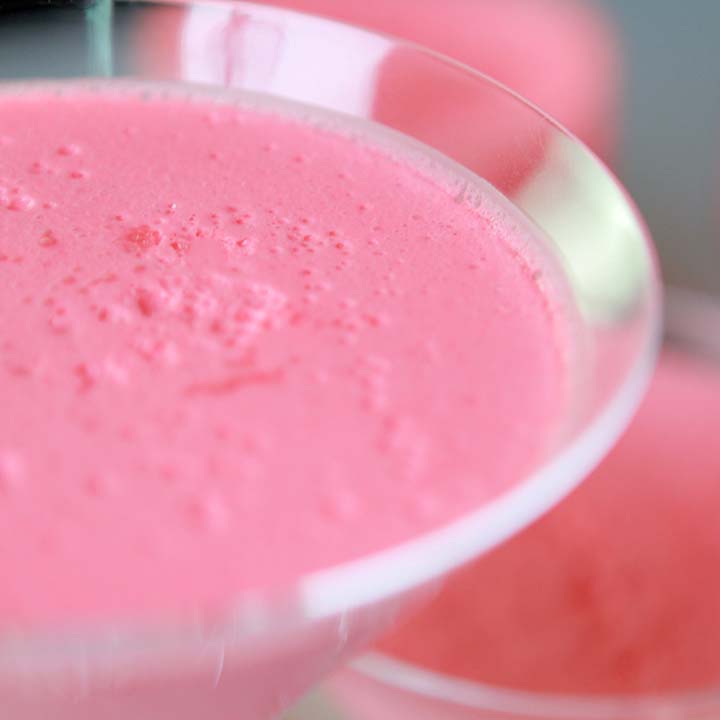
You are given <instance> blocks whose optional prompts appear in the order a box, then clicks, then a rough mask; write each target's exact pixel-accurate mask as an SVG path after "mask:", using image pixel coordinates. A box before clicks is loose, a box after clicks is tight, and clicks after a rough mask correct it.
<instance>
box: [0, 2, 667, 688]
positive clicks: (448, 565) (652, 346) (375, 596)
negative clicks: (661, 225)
mask: <svg viewBox="0 0 720 720" xmlns="http://www.w3.org/2000/svg"><path fill="white" fill-rule="evenodd" d="M116 1H117V4H118V5H127V6H147V7H151V6H174V7H180V8H189V7H203V8H224V9H230V8H232V10H233V11H235V12H237V11H242V10H243V9H244V10H246V11H247V12H249V13H250V14H251V16H255V17H269V16H274V17H277V16H283V15H288V16H296V17H306V18H314V19H315V20H317V21H318V22H323V23H327V24H328V25H329V26H337V27H338V28H341V29H342V31H343V32H354V33H363V34H365V35H368V36H375V37H382V38H386V39H387V40H388V41H389V42H391V43H392V46H393V47H398V48H406V49H411V50H413V51H414V52H417V53H419V54H421V55H423V56H425V57H429V58H432V59H433V60H434V61H435V62H438V63H441V64H443V65H445V66H446V67H452V68H454V69H455V71H457V72H460V73H463V74H464V75H465V77H467V78H471V79H472V80H473V82H476V83H478V84H482V85H489V86H492V87H493V88H495V89H497V90H498V91H500V92H501V93H503V94H504V95H506V96H509V97H510V98H512V99H513V101H514V102H515V103H517V104H518V105H520V106H522V107H523V109H524V110H525V111H527V112H528V113H532V114H534V115H535V116H537V117H539V118H540V119H542V120H543V121H544V122H546V123H548V124H549V125H550V126H551V127H552V128H553V129H554V130H555V131H557V132H558V133H560V134H562V135H563V136H564V137H565V138H567V139H568V140H569V141H570V142H571V143H572V144H573V145H574V146H577V147H579V148H582V150H583V152H584V153H586V154H587V156H588V157H591V158H592V159H593V162H594V163H596V164H597V165H598V167H599V168H601V170H602V172H603V174H604V176H605V177H606V179H608V180H609V181H610V183H611V184H612V185H613V187H614V189H615V190H617V191H618V192H619V194H620V195H621V196H622V198H623V199H624V202H625V204H626V209H627V210H629V213H630V215H631V217H632V219H633V221H634V223H635V224H636V225H637V229H638V230H639V235H640V236H641V237H642V240H643V252H644V253H645V258H646V259H647V260H648V268H649V271H648V277H647V278H646V281H647V282H646V287H645V295H644V296H643V300H644V302H645V303H646V304H647V307H648V308H649V318H650V322H649V323H648V326H647V328H646V331H645V333H644V336H643V347H642V349H641V351H640V352H639V353H638V355H637V356H636V357H635V358H634V362H633V365H632V367H631V368H630V369H629V370H628V371H627V372H626V373H625V375H624V377H623V381H622V382H621V383H619V385H618V387H616V388H615V389H614V391H613V394H612V398H611V400H610V401H609V402H607V403H605V405H604V406H603V408H602V410H601V411H600V412H599V413H598V414H597V415H596V416H595V417H594V419H593V421H592V422H591V423H589V424H588V425H587V426H585V427H584V428H583V429H582V431H581V432H579V433H578V435H577V437H576V438H575V439H574V440H573V441H572V442H571V443H569V444H568V445H567V446H566V447H564V448H563V449H562V450H561V451H560V452H559V453H556V454H555V456H554V457H552V458H551V459H550V460H549V461H548V462H546V463H544V464H543V465H542V466H541V467H540V468H539V469H538V470H537V471H536V472H534V473H532V474H531V475H530V476H529V477H526V478H524V479H523V480H521V481H520V482H519V483H518V484H517V485H516V486H514V487H512V488H511V489H510V490H508V491H506V492H504V493H503V494H502V495H500V496H498V497H497V498H495V499H493V500H492V501H490V502H489V503H486V504H485V505H483V506H482V507H481V508H479V509H476V510H474V511H471V512H469V513H466V514H464V515H462V516H460V517H459V518H457V519H455V520H453V521H451V522H448V523H446V524H444V525H443V526H440V527H439V528H437V529H434V530H432V531H430V532H426V533H424V534H422V535H420V536H417V537H414V538H412V539H410V540H407V541H405V542H403V543H400V544H398V545H395V546H393V547H390V548H386V549H383V550H380V551H377V552H373V553H370V554H367V555H364V556H361V557H359V558H356V559H353V560H350V561H346V562H342V563H339V564H336V565H333V566H330V567H328V568H324V569H321V570H316V571H312V572H309V573H305V574H304V575H301V576H299V577H298V578H296V579H295V580H293V581H291V582H289V583H287V584H284V585H282V586H281V587H279V588H276V589H272V590H268V589H262V588H261V589H259V590H256V591H252V590H251V591H246V592H240V593H238V594H237V595H236V596H235V598H234V599H233V600H232V602H231V603H229V604H228V607H227V609H221V610H215V611H212V612H210V613H206V612H200V613H194V614H191V615H184V616H181V617H179V618H173V620H171V621H163V620H159V619H158V618H157V616H152V617H151V618H150V619H148V620H147V621H135V620H130V621H128V622H123V621H120V622H117V621H114V620H113V621H108V622H104V621H103V622H99V623H97V624H85V623H81V624H80V625H79V626H78V625H73V626H68V627H67V628H66V629H62V630H59V631H56V628H54V627H50V628H49V629H46V628H41V629H38V630H36V629H30V630H20V631H17V632H15V631H13V632H12V633H10V634H8V633H6V632H5V631H0V676H1V675H2V669H1V668H2V666H3V664H4V662H3V657H6V650H7V649H8V644H6V642H7V641H8V640H9V641H10V642H9V645H10V650H11V652H16V651H22V652H25V651H27V652H28V655H29V657H30V659H31V661H34V660H36V659H38V657H43V655H44V653H45V650H46V649H47V648H51V651H52V652H51V653H50V654H51V655H52V654H53V653H55V652H57V648H58V644H59V642H60V643H62V642H64V641H66V640H69V641H71V643H72V646H73V647H78V648H79V650H80V653H81V655H82V657H83V659H84V660H87V658H88V657H94V655H93V652H94V651H99V655H100V656H101V657H105V655H106V653H107V652H110V653H111V654H113V655H114V658H115V659H117V655H116V653H117V652H118V651H121V650H122V649H123V648H129V649H132V650H134V649H137V648H138V647H139V646H141V647H142V645H143V644H145V643H148V642H150V643H152V644H153V647H157V646H158V643H160V646H161V647H162V646H163V642H164V641H170V644H169V646H168V650H170V651H171V652H172V651H173V649H174V648H175V645H176V642H177V641H180V642H182V641H183V640H185V639H187V638H188V637H190V638H193V639H195V638H196V634H195V633H196V632H198V633H199V636H198V637H199V638H200V639H202V640H206V639H208V638H210V639H218V640H221V641H224V642H228V643H229V644H231V645H232V643H233V642H236V641H239V640H242V639H243V638H245V637H257V636H261V635H263V634H267V635H273V634H278V635H279V634H282V633H284V632H285V631H286V630H288V629H291V628H294V627H299V626H302V625H303V624H306V623H308V622H313V621H318V620H322V619H326V618H330V617H334V616H337V615H342V614H343V613H346V612H348V611H350V610H352V609H354V608H357V607H360V606H365V605H370V604H373V603H379V602H382V601H383V600H385V599H388V598H391V597H394V596H397V595H401V594H402V593H404V592H406V591H409V590H411V589H415V588H417V587H420V586H422V585H424V584H426V583H428V582H431V581H433V580H434V579H436V578H437V577H439V576H440V575H441V574H443V573H445V572H447V571H448V570H450V569H452V568H454V567H456V566H458V565H460V564H462V563H463V562H466V561H467V560H470V559H471V558H472V557H474V556H476V555H478V554H479V553H481V552H484V551H486V550H487V549H489V548H491V547H492V546H494V545H496V544H497V543H499V542H501V541H502V540H504V539H506V538H507V537H508V536H509V535H511V534H512V533H514V532H516V531H518V530H519V529H521V528H522V527H524V526H525V525H526V524H527V523H528V522H529V521H530V520H531V519H532V518H534V517H536V516H538V515H539V514H541V513H542V512H544V511H545V510H547V509H549V508H550V507H551V506H552V505H554V504H555V503H556V502H557V501H558V500H559V499H560V498H562V497H563V496H565V495H566V494H567V493H568V492H569V491H570V490H571V489H572V488H573V487H574V486H575V485H576V484H577V483H579V482H580V481H581V480H582V479H583V478H584V477H585V476H586V475H587V473H588V472H590V470H591V469H592V468H593V467H594V466H595V465H596V463H597V462H598V461H599V460H600V459H601V457H602V456H603V455H604V454H605V452H606V451H607V449H608V448H609V447H610V446H611V445H612V444H613V443H614V442H615V440H616V439H617V438H618V437H619V436H620V435H621V433H622V432H623V430H624V429H625V427H626V426H627V424H628V423H629V421H630V419H631V417H632V415H633V413H634V411H635V409H636V408H637V406H638V405H639V402H640V400H641V398H642V396H643V394H644V391H645V389H646V387H647V385H648V383H649V379H650V376H651V373H652V369H653V367H654V364H655V359H656V356H657V352H658V348H659V344H660V337H661V310H660V307H661V289H660V283H659V273H658V267H657V262H656V259H655V253H654V249H653V246H652V243H651V240H650V235H649V232H648V229H647V227H646V225H645V223H644V221H643V219H642V217H641V216H640V214H639V212H638V210H637V207H636V206H635V204H634V202H633V201H632V199H631V198H630V197H629V195H628V193H627V191H626V190H625V189H624V187H623V186H622V184H621V183H620V182H619V181H618V179H617V178H616V176H615V175H614V174H613V173H612V171H611V170H610V169H609V168H608V167H607V166H606V165H605V163H604V162H603V161H602V160H601V159H600V158H599V157H598V156H597V155H596V154H595V153H594V152H593V151H592V150H590V149H589V148H587V146H586V145H585V144H584V143H582V142H581V141H580V140H579V139H578V138H577V137H576V136H575V135H574V134H573V133H571V132H569V131H568V130H567V129H565V128H564V127H563V126H562V125H561V124H560V123H559V122H557V121H556V120H555V119H554V118H552V117H551V116H550V115H548V114H547V113H546V112H545V111H543V110H542V109H540V108H538V107H537V106H536V105H535V104H534V103H532V102H531V101H529V100H527V99H525V98H524V97H523V96H521V95H520V94H519V93H518V92H516V91H515V90H512V89H511V88H508V87H507V86H505V85H504V84H503V83H501V82H498V81H497V80H494V79H493V78H492V77H490V76H488V75H486V74H485V73H482V72H480V71H478V70H475V69H474V68H472V67H470V66H468V65H466V64H464V63H461V62H459V61H457V60H454V59H452V58H449V57H446V56H445V55H443V54H441V53H438V52H436V51H434V50H430V49H427V48H425V47H423V46H421V45H419V44H416V43H413V42H410V41H407V40H404V39H400V38H397V37H394V36H392V35H390V34H387V33H382V32H377V31H375V30H367V29H364V28H362V27H357V26H354V25H350V24H348V23H344V22H341V21H337V20H334V19H330V18H327V17H323V16H318V15H311V14H310V13H305V12H299V11H296V10H290V9H286V8H279V7H276V6H272V7H271V6H266V5H258V4H256V3H253V2H246V1H245V0H232V1H231V0H204V1H203V2H198V0H194V1H193V0H116ZM188 629H191V630H192V631H193V632H192V633H188Z"/></svg>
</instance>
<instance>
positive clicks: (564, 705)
mask: <svg viewBox="0 0 720 720" xmlns="http://www.w3.org/2000/svg"><path fill="white" fill-rule="evenodd" d="M665 295H666V298H667V301H666V318H667V323H666V329H665V335H664V336H665V343H666V344H668V345H671V346H678V347H683V348H686V351H687V352H692V353H694V354H697V355H700V356H703V357H707V358H709V359H713V360H714V361H717V362H718V363H720V336H719V335H718V334H717V333H716V332H714V331H715V329H716V328H719V327H720V298H717V297H713V296H710V295H707V294H703V293H698V292H695V291H691V290H687V289H684V288H679V287H669V288H667V290H666V293H665ZM349 670H350V672H357V673H359V674H360V675H362V676H364V677H367V678H370V679H372V680H374V681H376V682H378V683H381V684H382V685H384V686H387V687H390V688H393V689H397V690H400V691H403V692H408V693H412V694H413V695H417V696H419V697H426V698H428V699H429V700H437V701H440V702H446V703H449V704H451V705H453V706H456V707H462V708H467V709H474V710H478V711H481V710H482V711H486V712H496V713H499V714H502V715H505V714H508V715H513V716H518V717H523V718H538V720H563V719H565V718H567V719H568V720H616V719H617V718H623V720H635V719H637V720H647V718H655V717H667V718H676V717H677V718H682V719H683V720H685V718H688V717H700V716H701V715H702V714H703V713H705V712H707V711H709V710H714V711H717V710H718V708H720V686H718V687H713V688H710V689H708V690H701V691H693V692H669V693H659V694H643V695H637V696H633V695H593V696H584V695H561V694H556V693H547V694H544V693H535V692H525V691H521V690H514V689H509V688H501V687H497V686H492V685H485V684H482V683H477V682H473V681H470V680H463V679H460V678H456V677H452V676H449V675H444V674H442V673H437V672H433V671H431V670H427V669H424V668H422V667H419V666H416V665H412V664H411V663H407V662H403V661H401V660H398V659H396V658H394V657H392V656H389V655H385V654H383V653H380V652H370V653H367V654H365V655H363V656H362V657H360V658H357V659H355V660H353V661H351V662H350V665H349ZM678 711H682V715H678V714H677V713H678ZM702 717H705V715H702Z"/></svg>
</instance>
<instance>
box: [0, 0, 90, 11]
mask: <svg viewBox="0 0 720 720" xmlns="http://www.w3.org/2000/svg"><path fill="white" fill-rule="evenodd" d="M94 4H95V0H0V12H3V11H6V10H35V9H36V8H43V7H52V8H57V7H72V8H81V9H82V8H86V7H90V6H91V5H94Z"/></svg>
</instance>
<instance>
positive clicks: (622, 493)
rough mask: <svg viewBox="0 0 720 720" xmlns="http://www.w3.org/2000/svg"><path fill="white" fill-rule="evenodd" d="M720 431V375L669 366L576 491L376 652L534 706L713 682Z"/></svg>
mask: <svg viewBox="0 0 720 720" xmlns="http://www.w3.org/2000/svg"><path fill="white" fill-rule="evenodd" d="M719 419H720V369H719V368H718V366H717V365H716V364H712V363H709V362H707V361H704V360H699V359H697V358H694V357H692V356H688V355H686V354H683V353H682V352H680V351H672V352H671V351H666V353H665V355H664V356H663V358H662V359H661V363H660V365H659V369H658V372H657V375H656V377H655V379H654V381H653V384H652V386H651V389H650V392H649V395H648V397H647V398H646V400H645V402H644V404H643V406H642V407H641V410H640V412H639V414H638V416H637V417H636V419H635V420H634V421H633V424H632V425H631V427H630V430H629V431H628V433H627V434H626V435H625V436H624V437H623V438H622V439H621V440H620V442H619V444H618V445H617V447H616V448H615V449H614V450H613V451H612V452H611V454H610V455H609V456H608V458H607V459H606V460H605V461H604V462H603V463H602V465H601V466H600V468H599V469H598V470H596V472H595V473H594V474H593V475H592V476H590V478H588V479H587V480H586V481H585V483H584V484H583V485H582V487H580V488H579V489H578V490H577V491H576V492H575V493H574V494H573V495H571V496H570V497H569V498H568V499H567V500H565V501H564V502H563V503H562V504H561V505H559V506H558V507H557V508H556V509H555V510H553V511H552V512H551V513H550V514H549V515H547V516H546V517H545V518H543V519H541V520H540V521H539V522H537V523H536V524H535V525H533V526H531V527H530V528H528V529H527V530H526V531H524V532H523V533H522V534H520V535H518V536H517V537H516V538H513V539H512V540H511V541H510V542H509V543H507V544H506V545H505V546H503V547H501V548H500V549H498V550H497V551H495V552H493V553H491V554H490V555H488V556H486V557H485V558H483V559H481V560H479V561H478V562H476V563H475V565H473V566H470V567H468V568H467V569H465V570H463V571H461V572H460V573H459V574H458V575H457V576H456V578H455V579H454V580H451V581H450V582H449V583H448V586H447V587H446V589H445V590H444V591H443V593H442V594H441V595H440V596H439V597H438V599H437V600H436V601H435V603H434V604H433V605H432V606H431V607H429V608H428V609H427V610H425V611H423V612H422V613H421V614H420V616H419V617H417V618H416V619H415V620H413V621H411V622H410V623H409V624H408V625H407V626H406V627H404V628H402V629H400V630H399V631H398V632H396V633H395V634H394V635H393V636H392V637H390V638H388V639H387V640H386V641H384V642H383V643H382V646H383V649H385V650H386V651H388V652H391V653H393V654H395V655H398V656H400V657H402V658H404V659H407V660H409V661H412V662H415V663H419V664H421V665H423V666H427V667H430V668H433V669H435V670H437V671H440V672H444V673H448V674H452V675H459V676H462V677H466V678H471V679H473V680H476V681H479V682H482V683H487V684H491V685H500V686H505V687H513V688H520V689H523V690H532V691H538V692H568V693H573V694H582V693H613V694H624V693H630V694H632V693H641V692H645V693H659V692H665V691H671V690H689V689H701V688H707V687H709V686H711V685H713V684H715V683H717V682H718V680H719V679H720V662H719V661H718V656H717V647H718V643H719V642H720V622H719V621H718V615H717V607H718V603H720V581H719V580H718V577H717V573H716V572H715V571H714V568H716V567H717V564H718V562H719V561H720V535H718V531H717V521H716V518H717V509H718V503H720V489H719V488H718V478H720V460H719V459H718V454H717V452H716V440H715V432H716V427H717V423H718V420H719Z"/></svg>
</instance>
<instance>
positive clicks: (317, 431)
mask: <svg viewBox="0 0 720 720" xmlns="http://www.w3.org/2000/svg"><path fill="white" fill-rule="evenodd" d="M341 127H342V126H341ZM0 135H1V136H3V137H5V138H6V142H5V143H4V144H3V146H2V148H1V149H0V152H1V153H2V164H1V165H0V308H2V322H0V349H1V351H2V356H1V357H0V395H1V396H2V404H1V405H0V576H1V577H3V578H6V579H7V578H11V579H12V581H10V582H6V581H4V582H3V583H2V584H0V624H1V625H4V626H7V625H30V624H43V623H50V622H71V621H75V620H77V619H80V618H83V619H84V618H106V617H120V616H122V617H126V616H135V615H138V614H146V613H148V614H153V613H162V614H163V615H165V616H167V615H168V614H173V613H182V612H187V611H190V610H195V609H206V608H220V607H226V606H227V605H228V604H230V603H231V602H232V599H233V597H234V596H235V595H236V593H238V592H239V591H241V590H244V589H248V588H257V587H266V586H269V585H275V584H281V583H287V582H290V581H291V580H292V579H294V578H296V577H297V576H298V575H300V574H301V573H305V572H308V571H311V570H315V569H318V568H323V567H328V566H330V565H332V564H335V563H338V562H341V561H345V560H349V559H352V558H357V557H359V556H361V555H363V554H366V553H369V552H373V551H376V550H380V549H382V548H386V547H388V546H390V545H392V544H394V543H397V542H399V541H402V540H406V539H409V538H411V537H413V536H414V535H416V534H417V533H420V532H423V531H426V530H429V529H431V528H434V527H437V526H438V525H440V524H442V523H445V522H447V521H449V520H451V519H453V518H456V517H458V516H459V515H460V514H462V513H463V512H465V511H467V510H470V509H472V508H475V507H477V506H479V505H480V504H482V503H484V502H486V501H487V500H488V499H490V498H492V497H494V496H495V495H497V494H498V493H499V492H501V491H503V490H504V489H506V488H508V487H510V486H512V485H513V484H514V483H516V482H518V481H519V480H520V479H521V478H522V477H523V474H524V473H525V472H527V470H528V469H529V467H530V466H531V464H532V463H533V462H534V460H535V459H536V458H537V455H538V453H539V452H540V449H541V446H542V444H543V442H544V441H545V431H546V430H547V431H550V429H551V428H552V425H553V421H554V419H555V418H556V414H557V412H558V410H559V407H560V405H561V403H562V400H563V392H564V387H565V384H564V380H563V368H562V362H563V361H562V357H561V356H562V352H561V347H560V340H559V337H560V334H561V332H562V329H561V327H560V325H561V323H560V322H559V321H558V319H557V318H556V317H555V316H554V314H553V313H552V312H551V310H550V305H549V301H548V295H547V294H546V292H547V291H546V290H543V289H541V287H540V285H539V284H538V273H539V272H541V271H542V272H544V269H543V267H542V266H540V265H538V264H537V262H536V261H535V260H533V259H531V258H529V257H525V256H524V255H522V254H520V253H519V252H518V249H517V248H518V247H519V246H520V245H521V243H525V242H526V241H527V238H526V237H525V236H521V235H522V233H521V231H520V230H519V229H518V224H517V222H516V220H515V219H513V218H509V220H508V222H507V224H506V222H505V220H504V219H503V218H504V217H505V216H504V215H503V213H504V212H505V211H504V210H502V208H501V207H500V205H497V204H496V201H495V199H494V196H491V195H485V196H483V205H482V209H478V208H477V207H475V206H474V205H473V204H472V203H470V202H467V203H465V202H459V201H458V199H457V196H456V194H454V193H453V192H451V191H450V189H449V186H448V184H447V183H448V182H449V179H451V176H452V172H451V171H449V170H448V171H447V172H448V173H449V175H448V176H447V177H446V176H445V175H442V173H440V174H433V172H434V171H433V172H431V171H430V170H429V169H427V168H426V169H421V168H420V166H415V165H413V164H411V163H410V161H409V160H403V159H401V158H400V156H394V155H392V154H391V153H390V151H385V150H380V149H378V147H376V146H374V145H373V143H372V142H370V141H369V140H368V141H366V140H362V139H355V140H352V139H350V138H349V137H348V136H347V135H344V134H342V133H339V132H338V133H336V132H334V131H331V130H319V129H317V128H316V127H315V126H313V125H312V124H310V123H307V122H303V121H300V120H291V119H288V118H287V117H284V116H283V115H282V114H275V113H274V112H260V111H256V110H251V109H248V108H247V107H246V108H243V107H233V106H231V105H223V104H219V103H214V102H212V101H211V100H209V99H208V100H202V99H200V98H199V97H196V98H194V99H193V100H192V101H189V100H184V99H182V98H180V97H178V96H175V97H172V96H168V97H166V98H164V99H163V98H161V97H160V96H159V95H158V94H157V93H155V94H153V92H152V91H151V92H150V95H149V96H148V97H145V98H143V97H141V96H140V94H139V91H134V90H130V89H126V90H119V89H116V90H112V89H109V88H105V89H101V90H98V89H96V90H95V91H90V90H84V89H82V88H80V87H76V88H75V89H69V88H66V90H65V93H64V94H56V93H54V92H53V91H52V90H34V91H31V90H30V89H27V88H26V89H24V90H22V92H21V93H20V94H12V93H9V92H6V94H4V95H2V96H0ZM438 172H439V171H438ZM443 172H444V171H443ZM441 176H442V177H441ZM478 191H479V192H481V194H482V193H484V192H486V191H484V190H482V188H479V189H478ZM519 233H520V234H519ZM546 277H547V276H546ZM542 282H543V283H544V284H547V282H548V281H546V280H543V281H542Z"/></svg>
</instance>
